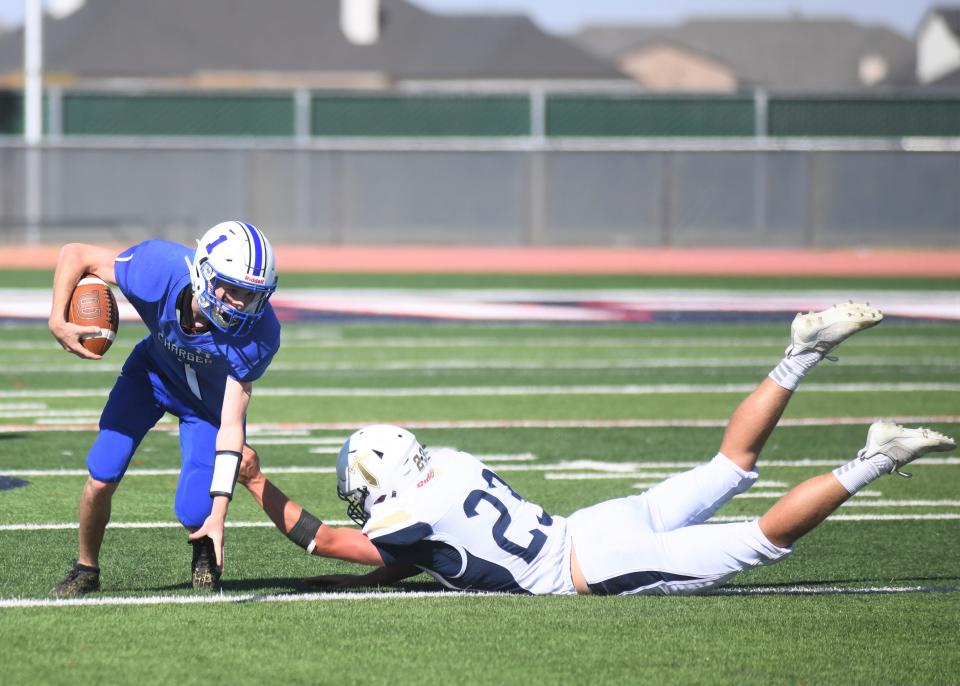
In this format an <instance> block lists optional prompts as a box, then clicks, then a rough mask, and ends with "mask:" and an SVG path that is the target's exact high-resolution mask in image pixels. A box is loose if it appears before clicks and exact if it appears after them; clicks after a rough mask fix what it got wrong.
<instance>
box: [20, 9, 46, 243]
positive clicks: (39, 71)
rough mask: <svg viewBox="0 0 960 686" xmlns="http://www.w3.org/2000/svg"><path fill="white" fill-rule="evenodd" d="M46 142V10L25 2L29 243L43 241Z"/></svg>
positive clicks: (26, 213) (25, 102)
mask: <svg viewBox="0 0 960 686" xmlns="http://www.w3.org/2000/svg"><path fill="white" fill-rule="evenodd" d="M42 139H43V8H42V7H41V2H40V0H24V12H23V140H24V142H25V143H26V145H27V149H26V174H25V179H24V182H25V185H26V188H25V195H26V197H25V199H24V214H25V217H24V218H25V219H26V224H27V231H26V241H27V243H30V244H34V243H37V242H38V241H39V239H40V215H41V211H42V206H43V198H42V195H41V183H42V182H41V176H42V168H41V159H40V154H41V153H40V143H41V141H42Z"/></svg>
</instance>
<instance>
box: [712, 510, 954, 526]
mask: <svg viewBox="0 0 960 686" xmlns="http://www.w3.org/2000/svg"><path fill="white" fill-rule="evenodd" d="M759 516H760V515H754V516H748V515H720V516H718V517H712V518H711V519H710V523H711V524H723V523H725V522H744V521H749V520H751V519H756V518H757V517H759ZM957 519H960V512H958V513H934V514H873V515H868V514H863V515H860V514H856V515H854V514H834V515H830V516H829V517H828V518H827V519H826V520H825V521H824V523H825V524H828V523H830V522H836V523H839V522H923V521H934V520H936V521H952V520H957Z"/></svg>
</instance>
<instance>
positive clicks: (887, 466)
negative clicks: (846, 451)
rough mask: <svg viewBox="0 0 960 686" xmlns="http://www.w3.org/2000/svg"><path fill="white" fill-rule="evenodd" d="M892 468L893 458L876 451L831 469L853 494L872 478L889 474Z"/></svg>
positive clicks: (848, 491)
mask: <svg viewBox="0 0 960 686" xmlns="http://www.w3.org/2000/svg"><path fill="white" fill-rule="evenodd" d="M892 469H893V460H891V459H890V458H889V457H887V456H886V455H881V454H880V453H877V454H876V455H871V456H870V457H867V458H861V457H857V458H855V459H853V460H851V461H850V462H848V463H847V464H845V465H843V466H842V467H837V468H836V469H834V470H833V475H834V476H835V477H837V481H839V482H840V484H841V485H842V486H843V487H844V488H845V489H847V493H849V494H850V495H853V494H854V493H856V492H857V491H859V490H860V489H861V488H863V487H864V486H866V485H867V484H869V483H870V482H871V481H873V480H874V479H879V478H880V477H881V476H883V475H884V474H889V473H890V471H891V470H892Z"/></svg>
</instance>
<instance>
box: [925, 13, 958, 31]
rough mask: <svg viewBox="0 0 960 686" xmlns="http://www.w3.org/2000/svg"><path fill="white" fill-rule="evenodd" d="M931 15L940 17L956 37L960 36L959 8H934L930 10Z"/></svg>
mask: <svg viewBox="0 0 960 686" xmlns="http://www.w3.org/2000/svg"><path fill="white" fill-rule="evenodd" d="M929 14H930V15H939V16H940V17H941V18H943V21H944V23H946V25H947V27H948V28H949V29H950V31H951V32H952V33H953V34H954V35H955V36H960V8H957V7H934V8H932V9H931V10H930V13H929Z"/></svg>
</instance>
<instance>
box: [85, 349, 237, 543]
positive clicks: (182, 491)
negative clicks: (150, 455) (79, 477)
mask: <svg viewBox="0 0 960 686" xmlns="http://www.w3.org/2000/svg"><path fill="white" fill-rule="evenodd" d="M144 343H145V342H141V343H140V344H138V345H137V347H136V348H134V350H133V352H132V353H131V354H130V357H128V358H127V361H126V363H124V365H123V370H122V371H121V373H120V376H119V377H118V378H117V381H116V383H115V384H114V387H113V389H112V390H111V391H110V396H109V398H108V399H107V404H106V405H105V406H104V408H103V413H102V414H101V416H100V433H99V434H97V438H96V440H95V441H94V442H93V445H92V446H91V448H90V451H89V453H88V454H87V469H88V471H89V472H90V476H92V477H93V478H94V479H97V480H98V481H104V482H107V483H117V482H119V481H120V480H121V479H122V478H123V475H124V473H125V472H126V471H127V467H128V466H129V465H130V460H131V459H132V458H133V454H134V452H136V450H137V447H138V446H139V445H140V441H141V440H143V437H144V436H145V435H146V434H147V432H148V431H149V430H150V429H151V428H152V427H153V426H154V425H155V424H156V423H157V422H158V421H159V420H160V418H161V417H162V416H163V415H164V413H166V412H170V413H171V414H173V415H175V416H177V417H179V418H180V456H181V464H180V479H179V481H178V483H177V492H176V497H175V499H174V510H175V512H176V515H177V519H179V520H180V522H181V523H182V524H183V525H184V526H186V527H189V528H192V529H195V528H198V527H200V526H201V525H202V524H203V521H204V520H205V519H206V518H207V516H208V515H209V514H210V510H211V508H212V506H213V500H212V499H211V498H210V481H211V479H212V478H213V461H214V456H215V453H216V439H217V432H218V430H219V427H218V426H217V424H215V423H213V422H211V421H210V420H209V419H207V418H206V417H204V416H201V414H200V413H199V412H198V411H197V409H196V408H194V407H193V406H192V405H191V404H190V403H188V402H183V401H182V400H181V399H179V398H177V397H175V396H173V395H172V394H171V393H170V392H169V391H168V388H167V385H166V384H164V382H163V378H162V377H161V376H160V375H158V374H156V373H155V372H154V371H152V370H151V369H150V368H149V366H148V359H147V355H146V353H145V351H144V350H143V348H144V347H145V346H144Z"/></svg>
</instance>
